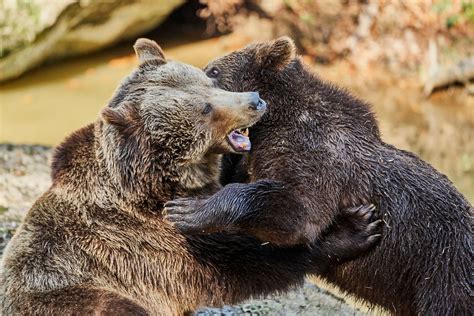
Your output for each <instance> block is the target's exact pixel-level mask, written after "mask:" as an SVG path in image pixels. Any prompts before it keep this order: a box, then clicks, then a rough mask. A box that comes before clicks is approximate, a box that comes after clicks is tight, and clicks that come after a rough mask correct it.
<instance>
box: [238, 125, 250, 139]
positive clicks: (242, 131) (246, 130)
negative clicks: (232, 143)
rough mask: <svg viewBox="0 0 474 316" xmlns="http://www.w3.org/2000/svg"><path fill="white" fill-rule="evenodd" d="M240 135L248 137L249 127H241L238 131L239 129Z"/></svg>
mask: <svg viewBox="0 0 474 316" xmlns="http://www.w3.org/2000/svg"><path fill="white" fill-rule="evenodd" d="M239 132H240V133H241V134H242V135H244V136H246V137H248V136H249V128H248V127H246V128H242V129H241V130H240V131H239Z"/></svg>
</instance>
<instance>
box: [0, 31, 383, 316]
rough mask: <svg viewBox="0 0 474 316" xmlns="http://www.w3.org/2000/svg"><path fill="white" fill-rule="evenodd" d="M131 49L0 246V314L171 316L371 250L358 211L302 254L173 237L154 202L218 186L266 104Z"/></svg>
mask: <svg viewBox="0 0 474 316" xmlns="http://www.w3.org/2000/svg"><path fill="white" fill-rule="evenodd" d="M135 49H136V51H137V54H138V56H139V58H140V60H141V65H140V66H139V68H138V69H137V70H136V71H134V72H133V73H132V74H131V75H130V76H128V77H127V79H125V81H124V82H123V83H122V85H121V86H120V87H119V89H118V90H117V91H116V93H115V95H114V97H113V98H112V100H111V101H110V103H109V104H108V106H107V107H106V108H105V109H104V110H103V111H102V115H101V117H100V118H99V120H97V122H95V124H91V125H88V126H86V127H84V128H83V129H80V130H78V131H77V132H75V133H73V134H72V135H71V136H69V137H68V138H67V139H66V140H65V141H64V142H63V143H62V144H61V145H60V146H59V147H58V148H57V149H56V153H55V156H54V160H53V164H52V180H53V184H52V186H51V188H50V189H49V190H48V191H47V192H46V193H45V194H44V195H43V196H42V197H40V198H39V199H38V200H37V201H36V203H35V204H34V205H33V207H32V208H31V209H30V211H29V212H28V214H27V216H26V218H25V219H24V222H23V223H22V225H21V227H20V228H19V229H18V231H17V232H16V234H15V236H14V237H13V239H12V241H11V242H10V244H9V245H8V247H7V250H6V252H5V255H4V258H3V262H2V276H1V278H2V279H1V290H2V293H1V297H2V301H1V305H2V311H3V315H31V314H38V315H51V314H53V315H69V314H77V315H87V314H95V315H96V314H100V315H146V314H150V315H179V314H183V313H185V312H188V311H192V310H194V309H195V308H196V307H198V306H201V305H217V304H223V303H234V302H237V301H240V300H242V299H245V298H248V297H250V296H251V295H259V294H267V293H270V292H272V291H278V290H280V291H281V290H286V289H288V288H289V287H291V286H293V285H296V284H299V283H301V282H302V280H303V276H304V273H305V272H306V271H307V269H308V267H309V266H312V265H313V264H314V262H319V263H317V265H318V267H320V268H321V269H324V268H327V267H328V265H329V264H330V263H331V258H330V257H329V256H331V257H334V256H335V257H336V258H334V259H332V260H338V259H341V260H344V259H347V258H346V257H343V256H339V253H343V254H344V253H346V252H347V248H349V249H356V250H357V251H356V255H358V254H359V253H360V252H362V251H364V250H366V249H368V248H369V247H370V246H371V245H372V244H373V243H374V241H375V240H376V239H377V231H376V229H375V228H374V226H373V225H371V224H370V220H369V218H370V216H371V214H372V210H371V208H370V207H364V206H362V207H358V208H352V209H347V210H345V215H344V216H343V219H344V220H347V219H350V221H349V222H347V221H345V222H344V221H342V222H341V223H342V225H343V227H342V228H341V229H340V230H338V231H336V233H334V234H332V235H329V236H327V238H326V239H325V241H324V242H323V243H321V244H320V245H318V248H317V249H314V250H313V251H312V252H311V251H309V249H308V248H306V247H292V248H285V249H283V248H276V247H274V246H271V245H264V244H262V243H261V242H260V241H259V240H257V239H255V238H253V237H246V236H243V235H238V234H234V233H221V234H213V235H207V236H202V237H186V236H184V235H181V234H179V233H177V232H176V230H175V229H174V228H173V227H171V226H170V225H169V224H167V223H166V222H164V221H163V219H162V216H161V211H162V206H163V203H164V201H166V200H169V199H172V198H175V197H187V196H194V195H203V194H206V195H207V194H211V193H214V192H215V191H216V190H218V189H219V184H218V176H219V160H220V153H223V152H229V151H231V148H230V146H229V145H228V143H227V141H226V136H227V134H228V133H229V132H230V131H231V130H232V129H235V128H238V127H242V126H250V125H252V124H254V123H255V122H256V121H257V120H258V119H259V118H260V116H261V115H262V113H263V111H264V109H261V110H258V109H257V108H255V107H253V106H252V104H253V102H255V96H256V94H255V93H231V92H226V91H223V90H220V89H217V88H215V87H214V86H213V83H212V81H211V80H210V79H208V78H207V77H206V76H205V74H204V73H203V72H202V71H201V70H199V69H196V68H194V67H192V66H189V65H185V64H181V63H178V62H172V61H170V62H167V61H166V60H165V59H164V56H163V52H162V51H161V49H160V48H159V46H157V45H156V43H154V42H152V41H149V40H139V41H138V42H137V44H136V46H135ZM344 223H345V224H344ZM374 235H375V236H374ZM314 252H317V253H318V254H317V255H316V256H315V255H314Z"/></svg>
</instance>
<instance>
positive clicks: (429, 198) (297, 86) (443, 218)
mask: <svg viewBox="0 0 474 316" xmlns="http://www.w3.org/2000/svg"><path fill="white" fill-rule="evenodd" d="M277 42H278V43H279V45H274V43H264V44H258V45H251V46H249V47H247V48H244V49H242V50H240V51H237V52H234V53H231V54H229V55H227V56H224V57H222V58H220V59H217V60H215V61H213V62H211V63H210V64H209V65H208V66H207V67H206V71H208V73H210V72H209V71H210V70H211V69H213V68H217V69H218V70H219V75H218V77H217V78H215V82H216V83H217V84H218V85H219V86H220V87H223V88H225V89H229V90H231V91H246V90H257V91H259V92H260V95H261V96H262V98H263V99H264V100H266V101H267V103H268V105H269V111H268V113H267V114H266V115H265V116H264V117H263V119H262V120H261V121H259V122H258V123H257V124H256V125H255V126H254V127H253V128H252V129H251V141H252V148H253V149H252V151H251V154H250V157H249V160H248V161H245V160H241V159H239V158H238V157H236V156H234V157H232V156H227V157H226V158H224V163H225V164H224V170H223V176H222V178H221V180H223V181H224V182H225V183H226V182H235V181H237V182H239V181H242V182H245V181H247V180H249V181H250V182H251V183H248V184H239V183H234V184H229V185H227V186H226V187H225V188H223V189H222V190H221V191H219V192H218V193H217V194H215V195H214V196H212V197H210V198H209V199H207V200H200V201H194V202H192V203H189V202H187V203H183V204H182V205H180V206H179V207H178V208H177V209H176V210H175V211H176V212H179V208H181V211H182V214H181V217H180V218H179V217H178V218H175V219H174V220H175V221H176V222H177V223H180V224H181V225H182V227H183V229H182V231H185V232H193V231H196V230H206V231H215V230H222V229H225V228H233V229H235V228H237V229H240V230H243V231H246V232H248V233H252V234H254V235H255V236H258V237H259V238H260V239H262V240H265V241H271V242H274V243H277V244H301V243H307V242H311V241H313V240H317V239H318V238H319V236H320V234H321V232H324V231H326V229H327V228H328V227H329V225H331V223H332V222H333V221H334V218H335V216H337V215H338V213H339V209H340V208H343V207H347V206H350V205H353V204H354V203H361V202H365V201H369V202H372V203H375V204H376V205H377V206H378V208H379V210H380V212H381V216H382V217H383V219H384V221H385V222H386V228H385V231H384V236H383V238H382V242H381V244H380V245H378V246H377V247H376V249H375V250H374V251H373V252H370V253H369V254H368V255H367V256H364V257H360V258H358V259H356V260H354V261H351V262H347V263H345V264H343V265H339V266H334V267H333V268H332V269H330V270H329V271H326V272H325V273H323V274H322V276H323V277H324V278H325V279H327V280H329V281H330V282H332V283H334V284H337V285H338V286H339V287H340V288H341V289H343V290H344V291H347V292H348V293H351V294H355V295H356V296H358V297H359V298H362V299H364V300H366V301H368V302H370V303H372V304H378V305H381V306H383V307H384V308H386V309H387V310H389V311H391V312H392V313H394V314H400V315H415V314H419V315H472V311H474V299H473V294H474V292H473V272H474V271H473V265H472V262H473V259H474V256H473V229H472V228H473V218H472V216H473V208H472V206H471V205H470V203H469V202H468V201H467V200H466V199H465V198H464V197H463V196H462V194H461V193H459V192H458V191H457V190H456V188H455V187H454V186H453V184H452V183H451V182H450V181H449V180H448V178H447V177H446V176H444V175H442V174H441V173H439V172H438V171H436V170H435V169H434V168H432V167H431V166H430V165H429V164H427V163H425V162H424V161H422V160H421V159H419V158H418V157H417V156H416V155H414V154H412V153H410V152H407V151H403V150H400V149H397V148H395V147H393V146H391V145H389V144H386V143H384V142H383V141H382V140H381V138H380V133H379V130H378V127H377V121H376V119H375V117H374V114H373V113H372V111H371V109H370V107H369V106H368V105H367V104H366V103H364V102H362V101H360V100H358V99H357V98H355V97H353V96H351V95H350V94H349V93H348V92H346V91H344V90H341V89H339V88H336V87H335V86H333V85H331V84H328V83H326V82H324V81H322V80H321V79H319V78H317V77H316V76H315V75H313V74H312V73H311V72H310V71H308V70H307V69H305V67H304V65H303V64H302V62H301V61H300V60H299V59H298V58H294V55H293V56H292V57H291V58H289V59H288V57H287V56H288V54H287V52H286V53H284V54H283V53H282V54H272V55H271V56H270V58H278V57H277V56H283V57H282V58H283V61H284V60H285V59H288V60H287V61H288V62H287V67H286V68H284V69H282V67H281V63H282V62H283V61H280V63H279V64H280V67H278V68H274V67H268V66H262V60H264V59H265V55H266V54H268V51H269V48H271V47H273V48H274V49H276V50H281V49H282V47H283V49H286V50H292V49H294V46H293V45H292V43H291V40H289V39H286V38H283V39H280V40H277ZM282 42H286V43H287V45H286V48H285V47H284V46H285V45H283V44H284V43H282ZM266 64H268V62H267V63H266ZM269 179H271V180H269ZM225 183H224V184H225ZM187 224H189V225H188V226H186V225H187Z"/></svg>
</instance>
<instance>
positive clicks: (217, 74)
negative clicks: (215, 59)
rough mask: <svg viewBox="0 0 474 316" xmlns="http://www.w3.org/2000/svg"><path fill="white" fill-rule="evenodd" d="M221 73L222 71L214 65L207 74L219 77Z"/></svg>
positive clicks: (211, 76)
mask: <svg viewBox="0 0 474 316" xmlns="http://www.w3.org/2000/svg"><path fill="white" fill-rule="evenodd" d="M219 73H220V71H219V69H217V68H216V67H212V68H211V69H209V70H208V71H207V73H206V74H207V76H208V77H209V78H217V76H219Z"/></svg>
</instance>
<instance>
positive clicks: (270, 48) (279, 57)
mask: <svg viewBox="0 0 474 316" xmlns="http://www.w3.org/2000/svg"><path fill="white" fill-rule="evenodd" d="M295 57H296V47H295V42H293V40H292V39H291V38H289V37H288V36H282V37H279V38H277V39H276V40H274V41H271V42H269V43H265V44H264V45H263V47H260V48H259V49H258V51H257V60H258V61H259V62H260V64H261V65H262V66H264V67H269V68H275V69H278V70H281V69H283V68H285V67H286V66H287V65H288V64H289V63H290V62H291V61H292V60H293V59H294V58H295Z"/></svg>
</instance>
